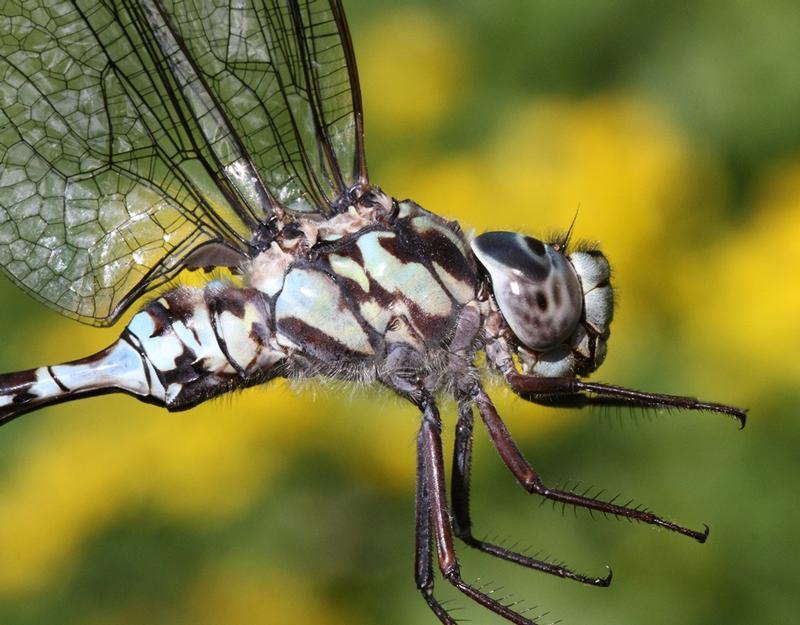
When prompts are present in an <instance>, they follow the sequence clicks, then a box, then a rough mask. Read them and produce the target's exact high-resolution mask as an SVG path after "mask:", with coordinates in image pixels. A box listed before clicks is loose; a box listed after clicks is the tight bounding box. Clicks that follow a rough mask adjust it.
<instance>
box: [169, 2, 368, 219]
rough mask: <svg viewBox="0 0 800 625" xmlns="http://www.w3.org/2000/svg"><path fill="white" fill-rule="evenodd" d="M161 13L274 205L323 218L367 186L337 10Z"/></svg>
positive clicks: (357, 104) (323, 6)
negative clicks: (352, 191)
mask: <svg viewBox="0 0 800 625" xmlns="http://www.w3.org/2000/svg"><path fill="white" fill-rule="evenodd" d="M167 6H168V8H169V13H170V14H171V16H172V22H173V24H174V26H175V28H176V30H177V31H178V32H179V35H180V38H181V40H182V42H183V43H184V45H185V48H186V51H187V53H188V55H189V56H190V57H191V58H193V59H194V60H195V61H196V66H197V68H198V71H199V73H200V74H201V75H202V78H203V80H204V82H205V83H206V84H207V85H208V86H209V88H210V90H211V91H212V92H213V93H215V94H218V96H219V99H220V103H221V107H222V109H223V110H224V112H225V114H226V116H227V118H228V119H229V120H230V122H231V126H232V127H233V128H234V129H235V132H236V134H237V136H239V137H240V138H241V141H242V145H243V147H244V150H245V151H246V153H247V154H248V155H249V156H250V159H251V160H252V162H253V164H254V166H255V168H256V170H257V171H258V172H259V173H260V174H261V175H262V176H263V180H264V181H265V183H266V186H267V187H268V188H269V190H270V192H271V193H272V195H273V196H274V197H275V198H276V199H277V200H278V202H280V203H281V204H282V205H283V206H284V207H286V208H288V209H289V210H292V211H296V212H322V213H326V212H329V211H331V210H333V207H334V206H335V205H336V204H337V202H338V200H339V199H340V198H341V197H342V195H343V194H344V193H345V192H346V191H347V190H348V189H349V188H350V187H351V186H353V185H354V184H356V183H361V184H366V183H367V173H366V163H365V160H364V151H363V141H362V137H363V134H362V127H361V123H362V122H361V96H360V93H359V89H358V77H357V74H356V68H355V60H354V57H353V51H352V45H351V43H350V37H349V33H348V31H347V25H346V23H345V18H344V13H343V11H342V8H341V5H340V3H339V2H338V1H332V0H310V1H306V2H296V1H295V2H291V1H285V0H284V1H273V2H259V1H258V0H238V1H237V0H234V1H233V2H228V1H227V0H225V1H223V0H217V1H216V2H211V1H202V2H201V1H197V0H174V1H172V2H168V3H167Z"/></svg>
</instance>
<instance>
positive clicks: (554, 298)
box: [472, 232, 583, 351]
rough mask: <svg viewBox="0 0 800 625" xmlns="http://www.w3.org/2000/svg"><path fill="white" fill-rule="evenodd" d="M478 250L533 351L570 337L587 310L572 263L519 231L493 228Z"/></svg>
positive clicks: (506, 313) (475, 245)
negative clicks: (498, 230) (497, 230)
mask: <svg viewBox="0 0 800 625" xmlns="http://www.w3.org/2000/svg"><path fill="white" fill-rule="evenodd" d="M472 250H473V251H474V252H475V256H476V257H477V258H478V260H479V261H480V263H481V264H482V265H483V267H484V268H485V269H486V271H487V272H488V274H489V278H490V279H491V282H492V292H493V293H494V296H495V300H496V301H497V305H498V306H499V307H500V311H501V312H502V313H503V317H504V318H505V320H506V323H508V325H509V327H510V328H511V331H512V332H513V333H514V334H515V335H516V337H517V338H518V339H519V340H520V342H521V343H523V344H524V345H525V346H526V347H528V348H529V349H532V350H535V351H546V350H548V349H551V348H552V347H554V346H556V345H558V344H560V343H562V342H564V341H565V340H567V339H568V338H569V337H570V335H571V334H572V333H573V332H574V331H575V328H576V326H577V324H578V322H579V321H580V318H581V313H582V311H583V297H582V293H581V286H580V283H579V281H578V277H577V276H576V274H575V270H574V269H573V268H572V265H570V264H569V262H568V261H567V260H566V258H564V255H563V254H561V253H560V252H558V251H557V250H555V249H554V248H553V247H552V246H550V245H546V244H544V243H542V242H541V241H538V240H536V239H532V238H531V237H526V236H523V235H521V234H518V233H514V232H487V233H485V234H482V235H480V236H478V237H476V238H475V240H473V241H472Z"/></svg>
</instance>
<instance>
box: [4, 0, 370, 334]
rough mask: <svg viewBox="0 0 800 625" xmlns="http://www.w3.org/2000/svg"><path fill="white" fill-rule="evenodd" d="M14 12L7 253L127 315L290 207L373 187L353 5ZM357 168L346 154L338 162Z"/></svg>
mask: <svg viewBox="0 0 800 625" xmlns="http://www.w3.org/2000/svg"><path fill="white" fill-rule="evenodd" d="M2 11H3V13H4V14H5V17H3V18H0V264H2V266H3V267H4V269H5V271H6V272H7V273H8V274H9V276H10V277H11V278H12V279H13V280H14V281H15V282H16V283H17V284H19V285H20V286H21V287H22V288H24V289H25V290H27V291H29V292H30V293H32V294H33V295H34V296H35V297H37V298H38V299H40V300H41V301H44V302H45V303H47V304H49V305H51V306H53V307H54V308H56V309H57V310H59V311H61V312H63V313H65V314H67V315H68V316H72V317H76V318H78V319H81V320H82V321H86V322H89V323H94V324H96V325H107V324H110V323H112V322H113V321H114V320H115V319H116V318H117V317H118V316H119V315H120V314H121V313H122V312H123V311H124V310H125V309H126V308H127V307H128V306H129V305H130V304H131V303H132V302H133V301H134V300H135V299H136V298H137V297H139V296H141V295H142V294H143V293H144V292H145V291H147V290H150V289H152V288H156V287H158V286H159V285H162V284H164V283H165V282H167V281H169V280H171V279H172V278H173V277H174V276H175V275H176V274H177V273H178V272H179V271H180V270H181V269H182V268H183V267H185V266H189V267H192V266H198V265H235V264H237V262H241V261H242V260H244V259H245V258H246V257H247V256H248V255H249V254H250V253H251V252H252V251H253V244H252V241H253V240H254V238H255V235H256V234H257V232H258V230H259V228H260V227H261V226H263V225H264V224H266V223H267V222H268V221H269V219H270V218H271V217H272V216H273V215H276V214H277V215H280V214H281V213H282V212H283V211H285V210H289V211H296V212H300V211H302V212H310V211H315V212H320V213H323V214H325V213H329V212H331V211H332V210H334V209H335V207H336V206H337V203H338V202H339V200H340V198H341V197H342V196H343V195H344V194H345V193H346V191H347V190H348V189H349V188H350V187H352V186H353V185H355V184H357V183H360V184H366V180H367V178H366V166H365V162H364V157H363V143H362V139H361V137H362V132H361V112H360V96H359V94H358V83H357V78H356V73H355V65H354V62H353V56H352V46H351V45H350V40H349V35H348V32H347V27H346V23H345V21H344V15H343V13H342V10H341V6H340V5H339V3H338V2H327V1H326V2H321V1H318V2H305V3H298V2H288V3H287V2H271V3H267V4H258V5H256V3H255V2H253V3H252V4H249V3H245V4H242V3H239V4H238V5H237V6H236V7H227V6H226V7H216V6H212V5H211V3H210V2H201V1H199V0H197V1H195V2H175V3H171V4H163V3H161V2H160V1H159V0H140V1H139V2H133V1H126V0H117V1H112V0H109V1H108V2H100V3H98V2H95V1H88V0H86V1H84V0H81V1H77V2H68V1H65V0H59V1H55V2H53V1H49V2H48V1H47V0H38V1H33V2H26V3H11V4H8V3H5V4H4V5H3V10H2ZM340 164H342V165H340Z"/></svg>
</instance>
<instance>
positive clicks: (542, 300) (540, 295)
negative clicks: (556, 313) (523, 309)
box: [536, 291, 547, 312]
mask: <svg viewBox="0 0 800 625" xmlns="http://www.w3.org/2000/svg"><path fill="white" fill-rule="evenodd" d="M536 305H537V306H538V307H539V310H541V311H542V312H544V311H546V310H547V296H546V295H545V294H544V292H543V291H536Z"/></svg>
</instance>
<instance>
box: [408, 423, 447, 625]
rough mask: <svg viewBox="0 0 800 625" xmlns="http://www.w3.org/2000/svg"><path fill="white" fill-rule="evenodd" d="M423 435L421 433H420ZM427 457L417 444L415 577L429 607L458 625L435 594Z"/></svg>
mask: <svg viewBox="0 0 800 625" xmlns="http://www.w3.org/2000/svg"><path fill="white" fill-rule="evenodd" d="M420 436H421V434H420ZM425 476H426V473H425V458H424V455H423V446H422V443H421V442H420V444H418V445H417V495H416V517H417V524H416V558H415V561H414V577H415V581H416V583H417V588H419V590H420V592H421V593H422V596H423V598H424V599H425V602H426V603H427V604H428V607H430V609H431V610H432V611H433V613H434V614H436V616H437V617H438V619H439V620H440V621H441V622H442V623H444V624H445V625H456V621H455V619H453V618H452V617H451V616H450V615H449V614H448V613H447V610H445V609H444V606H442V604H441V603H439V601H438V600H437V599H436V597H434V595H433V586H434V577H433V551H432V548H433V536H432V534H431V501H430V499H431V498H430V491H429V490H428V484H427V481H426V479H425Z"/></svg>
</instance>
